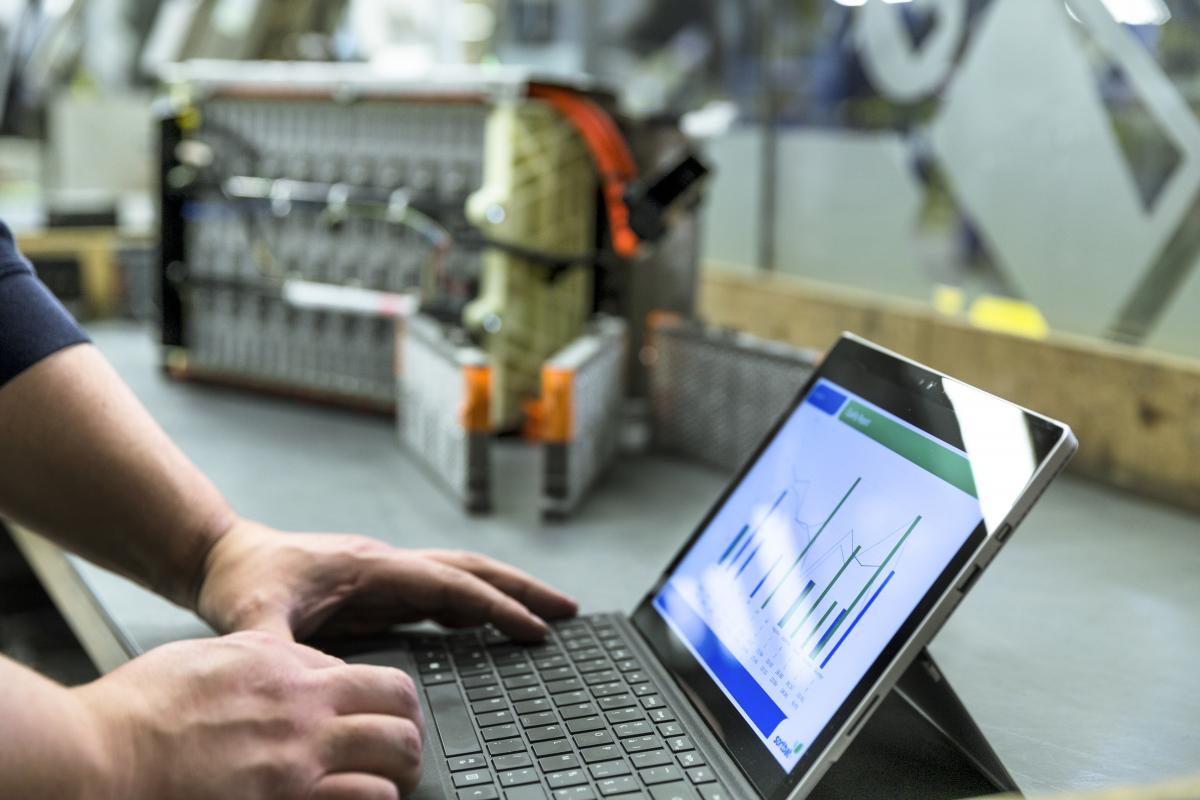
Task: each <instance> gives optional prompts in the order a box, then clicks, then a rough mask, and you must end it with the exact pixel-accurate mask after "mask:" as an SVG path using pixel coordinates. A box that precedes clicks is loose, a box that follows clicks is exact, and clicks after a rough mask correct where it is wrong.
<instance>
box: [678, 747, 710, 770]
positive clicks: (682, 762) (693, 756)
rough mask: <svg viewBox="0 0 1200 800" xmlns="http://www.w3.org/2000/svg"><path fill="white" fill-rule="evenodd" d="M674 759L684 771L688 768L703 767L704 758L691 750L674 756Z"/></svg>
mask: <svg viewBox="0 0 1200 800" xmlns="http://www.w3.org/2000/svg"><path fill="white" fill-rule="evenodd" d="M676 758H677V759H678V760H679V766H681V767H683V768H684V769H688V768H689V767H703V766H704V756H702V755H700V754H699V753H697V752H696V751H695V750H692V751H691V752H688V753H680V754H679V755H677V756H676Z"/></svg>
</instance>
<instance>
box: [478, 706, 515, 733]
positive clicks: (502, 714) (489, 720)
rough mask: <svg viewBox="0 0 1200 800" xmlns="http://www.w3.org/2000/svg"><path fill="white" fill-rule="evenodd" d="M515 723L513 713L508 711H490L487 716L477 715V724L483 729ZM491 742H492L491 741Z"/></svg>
mask: <svg viewBox="0 0 1200 800" xmlns="http://www.w3.org/2000/svg"><path fill="white" fill-rule="evenodd" d="M512 721H513V715H512V712H511V711H509V710H508V709H505V710H504V711H489V712H488V713H486V714H477V715H476V716H475V724H476V725H478V726H479V727H481V728H490V727H492V726H493V725H507V724H509V723H510V722H512ZM489 741H491V740H490V739H489Z"/></svg>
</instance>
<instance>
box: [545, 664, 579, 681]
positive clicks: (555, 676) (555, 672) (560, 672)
mask: <svg viewBox="0 0 1200 800" xmlns="http://www.w3.org/2000/svg"><path fill="white" fill-rule="evenodd" d="M573 677H575V670H573V669H571V668H570V667H554V668H552V669H544V670H542V680H544V681H547V682H549V681H560V680H562V679H563V678H573Z"/></svg>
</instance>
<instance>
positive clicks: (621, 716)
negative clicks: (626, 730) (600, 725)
mask: <svg viewBox="0 0 1200 800" xmlns="http://www.w3.org/2000/svg"><path fill="white" fill-rule="evenodd" d="M604 718H605V719H607V720H608V721H609V722H611V723H612V724H613V725H619V724H620V723H622V722H632V721H633V720H635V719H641V718H642V710H641V709H640V708H620V709H617V710H616V711H609V712H608V713H607V714H605V715H604Z"/></svg>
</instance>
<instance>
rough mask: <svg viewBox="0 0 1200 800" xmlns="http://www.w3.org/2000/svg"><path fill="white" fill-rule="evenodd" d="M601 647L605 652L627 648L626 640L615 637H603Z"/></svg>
mask: <svg viewBox="0 0 1200 800" xmlns="http://www.w3.org/2000/svg"><path fill="white" fill-rule="evenodd" d="M600 646H601V647H603V648H604V649H605V650H616V649H617V648H618V647H624V646H625V640H624V639H618V638H616V637H615V636H601V637H600Z"/></svg>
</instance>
